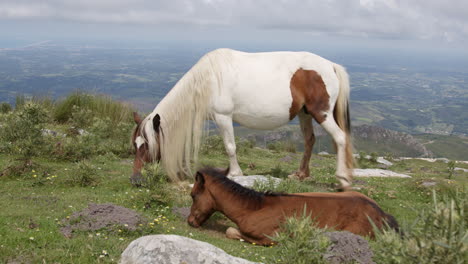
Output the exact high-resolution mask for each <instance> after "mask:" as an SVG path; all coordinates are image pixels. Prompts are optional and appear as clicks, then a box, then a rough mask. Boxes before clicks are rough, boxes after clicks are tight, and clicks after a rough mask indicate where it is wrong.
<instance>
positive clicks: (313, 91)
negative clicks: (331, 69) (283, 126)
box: [289, 68, 330, 123]
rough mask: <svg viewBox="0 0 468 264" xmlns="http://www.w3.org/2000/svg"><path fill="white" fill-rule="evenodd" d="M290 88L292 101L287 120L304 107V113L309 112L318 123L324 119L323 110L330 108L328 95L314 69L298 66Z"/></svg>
mask: <svg viewBox="0 0 468 264" xmlns="http://www.w3.org/2000/svg"><path fill="white" fill-rule="evenodd" d="M290 88H291V96H292V99H293V101H292V104H291V107H290V108H289V120H292V119H293V118H294V117H295V116H296V115H297V114H298V113H299V111H301V110H302V109H303V108H305V110H306V113H309V114H311V115H312V116H313V117H314V118H315V120H317V122H318V123H322V122H323V121H325V118H326V115H324V114H323V112H324V111H327V110H328V109H330V105H329V103H328V102H329V99H330V96H329V95H328V93H327V89H326V87H325V83H324V82H323V79H322V77H321V76H320V75H319V74H318V73H317V72H316V71H314V70H304V69H302V68H300V69H299V70H297V71H296V72H295V73H294V75H293V76H292V78H291V83H290Z"/></svg>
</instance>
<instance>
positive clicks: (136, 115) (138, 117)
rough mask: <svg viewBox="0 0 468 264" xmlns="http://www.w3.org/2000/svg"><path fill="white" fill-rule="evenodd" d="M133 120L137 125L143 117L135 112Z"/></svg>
mask: <svg viewBox="0 0 468 264" xmlns="http://www.w3.org/2000/svg"><path fill="white" fill-rule="evenodd" d="M133 120H134V121H135V123H136V124H137V125H139V124H140V123H141V117H140V115H139V114H138V113H137V112H133Z"/></svg>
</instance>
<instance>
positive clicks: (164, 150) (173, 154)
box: [140, 50, 230, 180]
mask: <svg viewBox="0 0 468 264" xmlns="http://www.w3.org/2000/svg"><path fill="white" fill-rule="evenodd" d="M229 60H230V57H229V52H226V51H225V50H216V51H213V52H210V53H208V54H206V55H205V56H203V57H202V58H201V59H200V60H199V61H198V62H197V63H196V64H195V65H194V66H193V67H192V68H191V69H190V70H189V71H188V72H187V73H186V74H185V75H184V76H183V77H182V78H181V79H180V80H179V81H178V82H177V84H176V85H175V86H174V87H173V88H172V89H171V91H169V93H168V94H167V95H166V96H165V97H164V98H163V100H161V102H160V103H159V104H158V105H157V106H156V108H155V109H154V110H153V112H152V113H151V114H149V115H148V116H147V117H146V118H145V119H144V120H143V121H142V124H141V125H142V128H143V129H141V130H144V133H143V132H141V133H140V136H143V137H144V139H145V140H146V142H147V143H148V148H149V152H150V156H151V157H152V159H153V160H155V158H156V157H157V156H158V153H159V152H160V153H161V162H162V163H163V165H164V168H165V170H166V172H167V174H168V176H169V177H170V178H171V179H172V180H180V179H181V178H184V177H185V176H187V175H190V176H192V175H193V173H192V171H191V164H192V162H193V164H196V163H197V160H198V151H199V149H200V143H201V139H202V137H203V135H204V133H205V121H206V120H207V119H210V113H209V107H210V100H211V95H212V93H213V92H217V87H219V86H220V82H222V78H221V76H220V72H221V70H220V68H221V67H222V65H221V62H225V61H229ZM157 114H159V116H160V118H161V123H160V128H161V129H162V130H163V131H164V133H163V134H161V133H160V135H159V140H160V144H157V140H156V137H157V135H156V132H155V131H154V128H153V124H152V120H153V118H154V117H155V116H156V115H157Z"/></svg>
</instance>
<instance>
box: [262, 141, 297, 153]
mask: <svg viewBox="0 0 468 264" xmlns="http://www.w3.org/2000/svg"><path fill="white" fill-rule="evenodd" d="M296 147H297V146H296V143H294V141H292V140H286V141H276V142H273V143H269V144H268V145H267V149H269V150H273V151H278V152H281V151H286V152H291V153H296V151H297V149H296Z"/></svg>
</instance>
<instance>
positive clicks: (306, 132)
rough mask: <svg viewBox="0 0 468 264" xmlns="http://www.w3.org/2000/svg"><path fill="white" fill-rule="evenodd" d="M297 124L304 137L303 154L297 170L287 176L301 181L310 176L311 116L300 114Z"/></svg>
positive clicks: (312, 136)
mask: <svg viewBox="0 0 468 264" xmlns="http://www.w3.org/2000/svg"><path fill="white" fill-rule="evenodd" d="M299 123H300V126H301V131H302V135H303V136H304V154H303V156H302V161H301V165H300V167H299V170H298V171H296V172H295V173H294V174H292V175H289V177H290V178H298V179H299V180H303V179H305V178H307V177H309V176H310V170H309V162H310V157H311V155H312V148H313V147H314V143H315V135H314V128H313V126H312V116H311V115H308V114H306V113H303V112H301V113H300V114H299Z"/></svg>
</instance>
